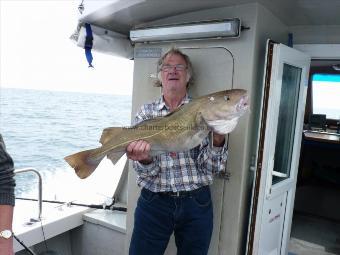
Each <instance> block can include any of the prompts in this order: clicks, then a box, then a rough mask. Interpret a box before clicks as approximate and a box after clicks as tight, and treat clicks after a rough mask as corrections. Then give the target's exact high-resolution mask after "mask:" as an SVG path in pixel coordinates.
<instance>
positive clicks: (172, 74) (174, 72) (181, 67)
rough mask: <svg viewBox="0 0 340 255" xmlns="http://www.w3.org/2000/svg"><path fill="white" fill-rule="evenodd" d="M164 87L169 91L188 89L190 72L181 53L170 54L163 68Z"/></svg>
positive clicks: (165, 90) (165, 91)
mask: <svg viewBox="0 0 340 255" xmlns="http://www.w3.org/2000/svg"><path fill="white" fill-rule="evenodd" d="M161 78H162V87H163V90H164V93H167V91H178V92H183V91H186V86H187V82H188V72H187V65H186V63H185V60H184V59H183V57H182V56H181V55H176V54H172V55H168V56H166V58H165V59H164V63H163V66H162V70H161Z"/></svg>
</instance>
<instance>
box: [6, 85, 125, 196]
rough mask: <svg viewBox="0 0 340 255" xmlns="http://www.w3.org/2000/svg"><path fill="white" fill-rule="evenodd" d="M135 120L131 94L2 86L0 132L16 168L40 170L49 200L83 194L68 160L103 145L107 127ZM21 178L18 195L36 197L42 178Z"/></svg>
mask: <svg viewBox="0 0 340 255" xmlns="http://www.w3.org/2000/svg"><path fill="white" fill-rule="evenodd" d="M130 120H131V96H129V95H109V94H88V93H78V92H58V91H43V90H30V89H12V88H2V89H1V90H0V132H1V134H2V136H3V138H4V141H5V144H6V148H7V151H8V152H9V153H10V155H11V156H12V158H13V160H14V165H15V169H22V168H35V169H36V170H37V171H39V173H40V174H41V175H42V179H43V198H45V199H56V200H57V199H67V198H65V196H64V195H65V194H64V195H62V196H61V195H59V194H60V193H61V192H62V191H66V192H67V193H82V192H77V190H76V189H78V188H77V185H78V184H79V182H80V181H79V178H78V177H77V176H76V175H75V173H74V171H73V169H72V168H71V167H70V166H68V164H67V163H66V162H65V161H64V159H63V158H64V157H65V156H67V155H69V154H73V153H75V152H78V151H81V150H85V149H90V148H94V147H98V146H100V144H99V139H100V136H101V133H102V131H103V129H104V128H106V127H113V126H129V125H130ZM15 178H16V196H17V197H36V193H37V187H38V186H37V183H38V179H37V177H36V176H35V175H34V174H32V173H22V174H17V175H16V176H15ZM96 185H97V187H100V186H101V185H103V184H101V183H98V182H97V183H96ZM85 189H87V190H90V189H93V188H86V187H85ZM64 193H65V192H64ZM103 196H108V195H107V194H105V195H103ZM70 197H71V196H69V199H71V198H70Z"/></svg>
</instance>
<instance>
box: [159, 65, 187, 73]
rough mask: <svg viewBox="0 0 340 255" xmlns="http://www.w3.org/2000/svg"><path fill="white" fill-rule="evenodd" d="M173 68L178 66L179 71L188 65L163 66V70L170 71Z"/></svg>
mask: <svg viewBox="0 0 340 255" xmlns="http://www.w3.org/2000/svg"><path fill="white" fill-rule="evenodd" d="M173 68H176V70H177V71H183V70H185V69H187V67H186V66H185V65H181V64H178V65H163V66H162V67H161V70H162V71H164V72H169V71H170V70H172V69H173Z"/></svg>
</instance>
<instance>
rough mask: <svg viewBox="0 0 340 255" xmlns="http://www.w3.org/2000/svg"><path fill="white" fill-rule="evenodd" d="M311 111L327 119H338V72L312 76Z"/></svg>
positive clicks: (339, 75) (339, 94)
mask: <svg viewBox="0 0 340 255" xmlns="http://www.w3.org/2000/svg"><path fill="white" fill-rule="evenodd" d="M312 112H313V114H325V115H326V118H327V119H332V120H338V119H340V74H321V73H317V74H314V75H313V76H312Z"/></svg>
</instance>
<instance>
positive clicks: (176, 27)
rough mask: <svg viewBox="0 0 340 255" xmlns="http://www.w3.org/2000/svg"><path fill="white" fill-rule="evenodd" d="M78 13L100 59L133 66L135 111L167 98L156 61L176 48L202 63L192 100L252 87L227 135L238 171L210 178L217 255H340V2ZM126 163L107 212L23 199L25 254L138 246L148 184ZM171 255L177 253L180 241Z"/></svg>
mask: <svg viewBox="0 0 340 255" xmlns="http://www.w3.org/2000/svg"><path fill="white" fill-rule="evenodd" d="M78 9H79V11H80V12H81V16H80V19H79V25H78V27H77V29H76V32H75V33H74V34H73V35H72V36H71V38H72V40H74V41H75V42H76V44H77V45H78V46H79V47H83V48H85V52H86V55H84V58H85V57H87V59H88V61H89V64H90V65H91V61H92V59H93V58H95V57H96V55H95V54H96V52H102V53H105V54H109V55H112V56H115V57H121V58H125V59H130V60H131V61H133V62H134V72H133V91H132V111H131V116H132V119H133V116H134V115H135V114H136V112H137V110H138V109H139V108H140V106H141V105H142V104H143V103H145V102H147V101H150V100H153V99H155V98H157V97H159V96H160V95H161V89H160V88H159V87H155V86H153V84H154V82H155V80H156V79H157V72H158V70H157V61H158V59H159V57H161V56H162V54H163V53H165V52H166V51H167V50H169V49H170V48H171V47H177V48H179V49H181V50H182V51H183V52H184V53H185V54H187V55H188V56H189V57H190V59H191V60H192V63H193V68H194V75H195V84H194V85H193V86H192V87H191V88H190V94H191V96H193V97H194V98H195V97H198V96H202V95H206V94H208V93H212V92H217V91H221V90H228V89H234V88H239V89H245V90H247V91H248V95H249V98H250V111H249V112H248V113H247V114H246V115H245V116H243V117H242V118H241V119H240V121H239V123H238V125H237V127H236V129H235V130H234V131H233V132H232V133H230V134H228V135H227V136H226V142H227V144H228V151H229V154H228V162H227V171H228V174H227V173H225V174H221V175H218V176H215V178H214V184H213V185H212V186H211V191H212V199H213V207H214V229H213V235H212V240H211V243H210V248H209V254H210V255H223V254H225V255H238V254H249V255H250V254H254V255H255V254H258V255H279V254H280V255H286V254H289V255H306V254H308V255H312V254H318V255H333V254H340V203H339V195H340V157H339V156H340V153H339V152H340V122H339V121H340V33H339V31H340V15H339V12H340V1H332V0H327V1H325V0H324V1H316V0H289V1H280V0H238V1H235V0H210V1H200V0H185V1H180V0H106V1H92V0H82V1H79V8H78ZM69 36H70V35H65V37H69ZM97 68H100V67H97ZM111 71H112V70H111ZM110 168H111V166H110V165H106V166H105V167H103V169H102V171H104V172H105V171H108V172H109V171H111V169H110ZM120 168H121V170H120V174H119V176H116V177H115V180H112V183H114V182H115V184H114V185H113V184H112V185H113V186H115V188H113V191H112V201H111V202H110V203H108V204H106V205H103V208H104V209H103V208H102V209H96V208H89V207H85V206H82V205H77V204H75V203H73V204H72V203H71V202H70V203H66V204H53V203H48V202H43V201H39V198H38V199H37V201H19V202H17V205H16V214H15V218H14V232H15V233H16V235H17V237H18V239H19V240H20V242H19V241H18V240H15V242H14V245H15V252H16V254H17V255H22V254H27V253H29V252H31V253H30V254H37V255H38V254H40V255H42V254H63V255H71V254H73V255H78V254H79V255H93V254H98V255H108V254H115V255H120V254H128V248H129V243H130V239H131V234H132V230H133V224H134V210H135V207H136V202H137V199H138V197H139V193H140V188H139V187H138V186H137V185H136V181H135V180H136V173H135V172H134V171H133V168H132V163H131V162H129V161H126V163H125V161H124V163H122V165H121V166H120ZM89 178H91V176H90V177H89ZM106 179H108V178H106ZM108 180H109V181H110V179H108ZM98 185H100V183H99V184H98ZM39 202H40V205H39ZM39 208H40V210H41V211H40V213H39V211H37V210H38V209H39ZM41 208H42V209H41ZM124 208H125V209H126V210H125V209H124ZM20 212H25V213H24V214H22V213H20ZM41 212H42V213H41ZM27 215H29V219H28V220H27V219H26V218H27ZM36 215H38V216H36ZM24 216H25V217H26V218H25V217H24ZM23 244H24V246H26V248H25V247H24V246H23ZM28 250H29V251H28ZM141 254H143V253H142V252H141ZM165 254H166V255H172V254H176V246H175V242H174V238H173V237H172V238H171V240H170V243H169V245H168V247H167V250H166V252H165Z"/></svg>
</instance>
